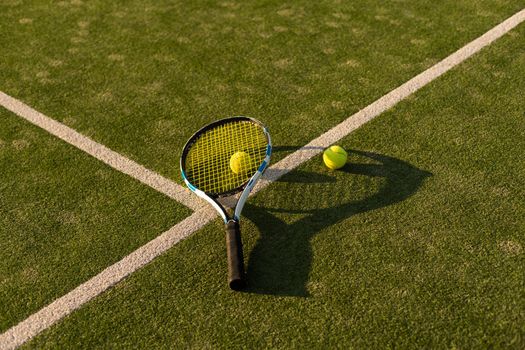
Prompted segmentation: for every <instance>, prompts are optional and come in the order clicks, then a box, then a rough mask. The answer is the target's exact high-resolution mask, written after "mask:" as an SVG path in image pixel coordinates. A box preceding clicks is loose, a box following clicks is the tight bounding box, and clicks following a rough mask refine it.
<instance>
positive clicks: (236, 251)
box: [226, 220, 246, 290]
mask: <svg viewBox="0 0 525 350" xmlns="http://www.w3.org/2000/svg"><path fill="white" fill-rule="evenodd" d="M226 251H227V253H228V283H229V285H230V288H231V289H233V290H240V289H242V288H244V287H245V286H246V278H245V277H246V276H245V275H244V258H243V255H242V241H241V231H240V229H239V222H238V221H236V220H230V221H228V223H227V224H226Z"/></svg>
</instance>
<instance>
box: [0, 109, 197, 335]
mask: <svg viewBox="0 0 525 350" xmlns="http://www.w3.org/2000/svg"><path fill="white" fill-rule="evenodd" d="M189 213H190V211H189V210H188V209H186V208H185V207H183V206H182V205H180V204H178V203H176V202H174V201H173V200H171V199H170V198H167V197H165V196H164V195H162V194H159V193H158V192H156V191H155V190H152V189H150V188H148V187H146V186H144V185H141V184H140V183H139V182H137V181H135V180H133V179H131V178H129V177H128V176H127V175H124V174H122V173H119V172H117V171H115V170H112V169H111V168H109V167H108V166H106V165H105V164H102V163H101V162H99V161H98V160H96V159H93V158H91V157H90V156H88V155H86V154H85V153H83V152H82V151H79V150H77V149H76V148H74V147H72V146H69V145H67V144H66V143H64V142H62V141H61V140H58V139H57V138H55V137H54V136H51V135H49V134H48V133H47V132H45V131H43V130H41V129H39V128H37V127H35V126H33V125H30V124H29V123H28V122H26V121H23V120H22V119H20V118H19V117H18V116H16V115H14V114H12V113H10V112H7V111H6V110H4V109H0V241H1V244H0V332H1V331H4V330H6V329H7V328H9V327H11V326H14V325H15V324H16V323H17V322H19V321H21V320H23V319H25V318H26V317H27V316H29V315H30V314H32V313H34V312H36V311H38V310H39V309H41V308H42V307H44V306H45V305H47V304H49V303H50V302H52V301H53V300H55V299H56V298H58V297H60V296H62V295H64V294H66V293H67V292H69V291H70V290H72V289H74V288H75V287H76V286H78V285H79V284H81V283H83V282H84V281H86V280H88V279H89V278H90V277H91V276H94V275H96V274H97V273H99V272H100V271H102V270H103V269H105V268H106V267H107V266H109V265H111V264H112V263H114V262H116V261H118V260H120V259H121V258H122V257H123V256H125V255H127V254H128V253H130V252H132V251H133V250H134V249H136V248H138V247H140V246H142V245H143V244H145V243H146V242H148V241H149V240H151V239H153V238H154V237H156V236H157V235H159V234H160V233H161V232H163V231H164V230H165V229H167V228H169V227H171V226H172V225H174V224H175V223H177V222H178V221H180V220H182V219H183V218H184V217H186V216H187V215H188V214H189Z"/></svg>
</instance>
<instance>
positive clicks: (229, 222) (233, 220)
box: [180, 116, 272, 289]
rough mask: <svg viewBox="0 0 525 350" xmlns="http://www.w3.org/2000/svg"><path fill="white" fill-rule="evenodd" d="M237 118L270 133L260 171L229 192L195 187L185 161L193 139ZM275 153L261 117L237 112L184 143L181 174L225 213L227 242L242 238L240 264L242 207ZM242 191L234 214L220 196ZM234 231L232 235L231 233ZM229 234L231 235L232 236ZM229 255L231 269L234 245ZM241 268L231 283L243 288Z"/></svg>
mask: <svg viewBox="0 0 525 350" xmlns="http://www.w3.org/2000/svg"><path fill="white" fill-rule="evenodd" d="M235 121H248V122H252V123H254V124H257V125H259V126H260V127H261V130H262V131H263V132H264V135H265V136H266V140H267V145H266V154H265V157H264V159H263V161H262V163H261V164H260V165H259V166H258V168H257V171H256V172H255V173H254V174H253V175H252V176H251V177H250V178H249V179H248V180H247V181H246V182H244V183H243V184H241V185H240V186H238V187H236V188H234V189H233V190H230V191H227V192H223V193H218V194H212V193H206V192H204V191H202V190H200V189H198V188H197V187H195V186H194V185H193V184H192V183H191V182H190V181H189V180H188V178H187V177H186V173H185V164H184V162H185V159H186V155H187V154H188V151H189V150H190V149H191V145H193V143H195V142H196V141H197V140H198V139H199V137H200V136H201V135H202V134H203V133H205V132H206V131H208V130H210V129H213V128H215V127H217V126H220V125H224V124H227V123H231V122H235ZM271 155H272V140H271V137H270V133H269V132H268V129H267V128H266V127H265V126H264V124H262V123H261V122H260V121H258V120H257V119H254V118H249V117H244V116H236V117H231V118H225V119H221V120H218V121H215V122H213V123H210V124H208V125H206V126H204V127H202V128H201V129H199V130H198V131H197V132H196V133H194V134H193V135H192V136H191V137H190V139H189V140H188V142H186V144H185V145H184V148H183V151H182V156H181V159H180V171H181V174H182V178H183V180H184V182H185V183H186V186H188V188H189V189H190V190H191V191H192V192H194V193H195V194H196V195H197V196H199V197H200V198H202V199H204V200H205V201H207V202H208V203H210V204H211V205H212V206H213V207H214V208H215V209H216V210H217V212H219V214H220V215H221V217H222V219H223V220H224V223H225V224H226V227H227V243H228V245H230V241H235V242H238V244H239V247H237V249H238V250H239V253H240V257H239V258H240V262H238V264H241V265H243V264H244V262H243V258H242V244H241V242H240V231H239V221H240V217H241V212H242V209H243V208H244V204H245V203H246V200H247V199H248V197H249V195H250V192H251V191H252V189H253V188H254V187H255V185H256V184H257V181H258V180H259V179H260V178H261V176H262V175H263V173H264V171H265V170H266V169H267V168H268V165H269V164H270V157H271ZM239 192H241V195H240V196H239V198H238V200H237V203H236V204H235V208H234V210H233V216H230V215H229V214H228V211H227V209H226V208H225V206H224V205H222V204H221V203H220V202H219V199H220V198H225V197H231V196H234V195H236V194H238V193H239ZM232 227H235V229H236V231H237V232H236V237H234V236H233V231H234V230H233V228H232ZM230 234H231V235H232V236H228V235H230ZM228 237H230V239H229V238H228ZM236 244H237V243H236ZM228 255H229V257H228V258H229V269H231V266H232V259H230V246H229V247H228ZM239 268H240V270H241V271H240V274H241V275H240V276H237V277H236V278H235V281H234V282H233V283H232V277H231V270H230V287H231V288H232V289H240V288H242V287H243V282H242V281H238V280H237V279H240V280H243V276H242V275H243V274H244V267H243V266H239Z"/></svg>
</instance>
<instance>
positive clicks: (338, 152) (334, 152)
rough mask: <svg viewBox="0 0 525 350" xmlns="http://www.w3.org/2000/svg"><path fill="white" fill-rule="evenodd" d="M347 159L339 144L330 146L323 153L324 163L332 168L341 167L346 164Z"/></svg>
mask: <svg viewBox="0 0 525 350" xmlns="http://www.w3.org/2000/svg"><path fill="white" fill-rule="evenodd" d="M347 159H348V155H347V154H346V151H345V150H344V149H343V147H341V146H337V145H335V146H330V147H328V148H327V149H325V150H324V153H323V161H324V164H325V165H326V166H327V167H328V168H330V169H332V170H336V169H340V168H342V167H343V166H344V165H345V164H346V160H347Z"/></svg>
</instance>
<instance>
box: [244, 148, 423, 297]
mask: <svg viewBox="0 0 525 350" xmlns="http://www.w3.org/2000/svg"><path fill="white" fill-rule="evenodd" d="M348 153H349V156H350V155H353V156H354V157H355V156H358V157H364V158H368V159H369V160H372V161H374V163H375V164H356V163H348V164H347V165H346V166H345V167H344V168H342V169H341V170H340V171H343V172H345V173H347V174H348V175H349V176H351V175H364V176H368V177H370V178H373V177H382V178H384V179H385V180H384V181H385V183H384V184H383V186H382V187H381V188H380V189H379V191H378V192H377V193H375V194H373V195H371V196H369V197H367V198H364V199H360V200H356V201H349V202H348V203H344V204H339V205H335V206H333V207H329V208H323V209H311V210H308V209H307V210H301V209H299V208H298V209H290V210H288V209H281V208H266V207H258V206H254V205H251V204H248V203H247V204H246V206H245V209H244V213H243V214H244V216H245V217H247V218H249V219H250V220H251V221H252V222H253V223H254V224H255V225H256V226H257V228H258V229H259V231H260V235H261V236H260V239H259V240H258V241H257V243H256V245H255V247H254V248H253V250H252V251H251V254H250V255H249V257H247V258H248V259H246V260H247V262H248V265H247V274H248V288H247V289H246V292H248V293H260V294H273V295H288V296H303V297H305V296H308V290H307V288H306V284H307V282H308V275H309V273H310V269H311V265H312V250H311V247H310V240H311V239H312V237H313V236H314V235H315V234H317V233H318V232H319V231H320V230H322V229H325V228H327V227H329V226H332V225H337V224H338V223H339V222H341V221H342V220H344V219H347V218H348V217H350V216H352V215H356V214H359V213H364V212H367V211H370V210H374V209H378V208H382V207H386V206H388V205H391V204H393V203H397V202H400V201H403V200H405V199H406V198H408V197H410V196H411V195H413V194H414V193H415V192H416V191H417V190H418V188H420V187H421V185H422V184H423V182H424V180H425V179H426V178H427V177H429V176H431V175H432V174H431V173H429V172H427V171H424V170H421V169H418V168H416V167H414V166H412V165H410V164H408V163H407V162H404V161H402V160H399V159H396V158H392V157H388V156H384V155H380V154H376V153H372V152H364V151H356V150H351V151H349V152H348ZM279 181H280V182H291V183H306V184H308V183H313V182H317V183H321V184H324V183H326V184H327V187H328V188H327V190H331V191H333V190H334V188H335V187H334V185H333V184H332V185H330V184H329V183H330V182H334V181H335V177H331V176H328V175H322V174H321V175H320V174H316V173H310V172H304V171H292V172H291V173H290V174H287V175H286V176H284V177H283V178H282V179H281V180H279ZM304 190H305V191H308V190H309V189H308V187H305V189H304ZM283 195H287V194H286V193H283ZM312 195H313V194H312ZM350 196H351V195H350ZM306 197H307V198H308V196H306ZM348 199H349V200H350V199H351V198H348ZM315 200H316V199H315V198H313V199H312V201H313V202H314V203H315ZM339 202H340V201H339ZM310 207H312V205H310ZM314 207H315V205H314ZM279 213H288V214H300V215H302V216H301V218H300V219H299V220H298V221H295V222H293V223H290V224H288V223H286V222H284V221H282V220H281V219H280V218H278V217H277V216H276V215H274V214H279ZM348 230H349V231H350V232H351V230H352V229H351V227H349V228H348Z"/></svg>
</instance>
